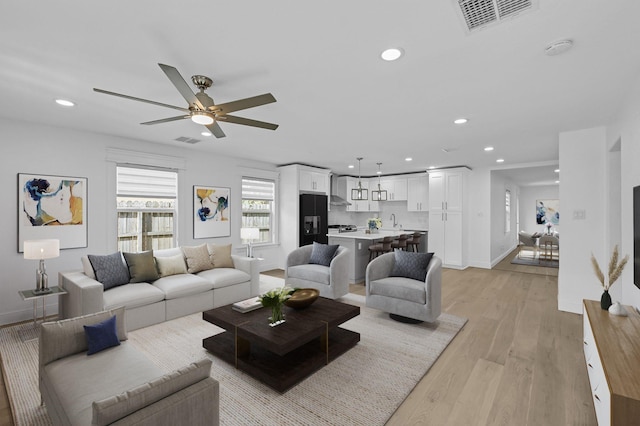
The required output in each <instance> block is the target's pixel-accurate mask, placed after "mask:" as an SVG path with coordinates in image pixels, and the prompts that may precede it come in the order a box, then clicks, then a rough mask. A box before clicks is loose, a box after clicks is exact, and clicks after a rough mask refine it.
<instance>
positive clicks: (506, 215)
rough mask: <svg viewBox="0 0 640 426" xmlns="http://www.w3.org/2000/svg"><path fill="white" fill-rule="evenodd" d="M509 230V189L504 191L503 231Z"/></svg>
mask: <svg viewBox="0 0 640 426" xmlns="http://www.w3.org/2000/svg"><path fill="white" fill-rule="evenodd" d="M509 232H511V191H509V190H508V189H507V190H506V191H505V192H504V233H505V234H508V233H509Z"/></svg>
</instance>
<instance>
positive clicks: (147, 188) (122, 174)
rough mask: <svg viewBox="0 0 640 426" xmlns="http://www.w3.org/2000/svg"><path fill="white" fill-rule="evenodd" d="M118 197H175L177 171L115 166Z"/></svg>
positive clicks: (176, 194)
mask: <svg viewBox="0 0 640 426" xmlns="http://www.w3.org/2000/svg"><path fill="white" fill-rule="evenodd" d="M116 175H117V188H116V193H117V195H118V196H119V197H145V198H177V196H178V173H177V172H175V171H170V170H158V169H143V168H133V167H122V166H118V167H117V168H116Z"/></svg>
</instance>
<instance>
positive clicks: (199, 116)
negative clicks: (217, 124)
mask: <svg viewBox="0 0 640 426" xmlns="http://www.w3.org/2000/svg"><path fill="white" fill-rule="evenodd" d="M191 121H193V122H194V123H197V124H202V125H203V126H208V125H209V124H213V117H211V116H210V115H209V114H207V113H204V112H202V111H195V112H194V113H193V114H191Z"/></svg>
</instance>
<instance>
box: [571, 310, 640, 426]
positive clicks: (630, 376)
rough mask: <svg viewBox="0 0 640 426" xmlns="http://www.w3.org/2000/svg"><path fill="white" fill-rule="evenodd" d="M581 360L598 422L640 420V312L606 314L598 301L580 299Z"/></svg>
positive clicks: (616, 425)
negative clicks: (581, 306)
mask: <svg viewBox="0 0 640 426" xmlns="http://www.w3.org/2000/svg"><path fill="white" fill-rule="evenodd" d="M583 308H584V315H583V322H584V339H583V340H584V342H583V343H584V345H583V346H584V359H585V362H586V365H587V373H588V375H589V384H590V386H591V394H592V397H593V405H594V407H595V410H596V418H597V420H598V425H600V426H605V425H607V426H608V425H612V426H623V425H625V426H626V425H632V424H638V422H639V421H640V374H639V373H638V371H639V370H640V315H638V313H637V312H636V311H635V309H633V308H632V307H630V306H626V307H625V308H626V310H627V312H628V313H629V316H627V317H621V316H615V315H610V314H609V312H608V311H605V310H603V309H601V308H600V302H599V301H598V302H596V301H593V300H584V301H583Z"/></svg>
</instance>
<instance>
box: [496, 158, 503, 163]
mask: <svg viewBox="0 0 640 426" xmlns="http://www.w3.org/2000/svg"><path fill="white" fill-rule="evenodd" d="M496 163H504V158H498V159H497V160H496Z"/></svg>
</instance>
